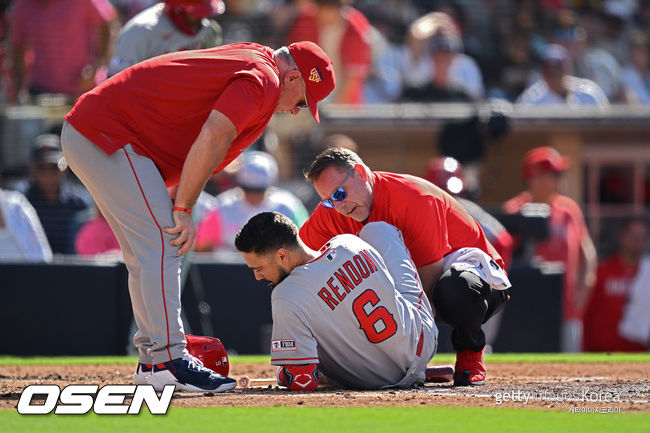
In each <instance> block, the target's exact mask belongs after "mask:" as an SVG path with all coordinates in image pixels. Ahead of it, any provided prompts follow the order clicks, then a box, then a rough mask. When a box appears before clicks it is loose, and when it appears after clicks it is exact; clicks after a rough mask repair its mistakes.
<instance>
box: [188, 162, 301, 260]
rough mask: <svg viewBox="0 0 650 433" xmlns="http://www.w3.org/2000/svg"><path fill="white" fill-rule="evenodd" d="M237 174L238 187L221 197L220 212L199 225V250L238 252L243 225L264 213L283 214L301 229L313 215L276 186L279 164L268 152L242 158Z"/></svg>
mask: <svg viewBox="0 0 650 433" xmlns="http://www.w3.org/2000/svg"><path fill="white" fill-rule="evenodd" d="M240 164H241V166H240V167H239V169H238V170H237V172H236V174H235V180H236V183H237V186H236V187H235V188H232V189H229V190H227V191H224V192H223V193H221V194H219V195H218V196H217V209H216V210H214V211H211V212H208V214H207V215H206V216H205V218H204V219H203V221H202V222H201V223H200V224H199V226H198V229H197V237H196V250H197V251H211V250H215V249H225V250H232V251H236V250H235V244H234V242H235V235H236V234H237V232H238V231H239V229H240V228H241V227H242V226H243V224H244V223H245V222H246V221H248V220H249V219H250V218H252V217H253V216H255V215H257V214H258V213H260V212H279V213H281V214H283V215H285V216H287V217H289V218H290V219H291V220H292V221H293V222H294V223H295V224H296V225H297V226H298V227H300V226H302V224H303V223H304V222H305V220H307V218H308V217H309V213H308V212H307V209H305V206H304V205H303V204H302V202H301V201H300V199H298V198H297V197H296V196H295V195H293V193H291V192H289V191H287V190H284V189H281V188H278V187H276V186H275V184H276V183H277V180H278V164H277V162H276V161H275V159H274V158H273V157H272V156H271V155H269V154H268V153H266V152H259V151H249V152H246V153H244V154H243V155H242V156H241V161H240Z"/></svg>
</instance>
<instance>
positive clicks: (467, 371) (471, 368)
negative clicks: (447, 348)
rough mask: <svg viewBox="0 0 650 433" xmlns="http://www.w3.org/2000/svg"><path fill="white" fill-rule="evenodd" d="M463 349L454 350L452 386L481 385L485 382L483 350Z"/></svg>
mask: <svg viewBox="0 0 650 433" xmlns="http://www.w3.org/2000/svg"><path fill="white" fill-rule="evenodd" d="M484 351H485V348H483V350H481V351H480V352H474V351H473V350H463V351H461V352H456V367H455V368H454V386H468V385H473V386H475V385H483V384H485V365H483V352H484Z"/></svg>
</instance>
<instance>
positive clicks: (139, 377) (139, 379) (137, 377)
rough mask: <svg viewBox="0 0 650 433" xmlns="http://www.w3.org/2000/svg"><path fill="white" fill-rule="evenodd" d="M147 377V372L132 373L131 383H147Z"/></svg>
mask: <svg viewBox="0 0 650 433" xmlns="http://www.w3.org/2000/svg"><path fill="white" fill-rule="evenodd" d="M147 377H149V375H148V374H142V373H140V374H138V373H136V374H134V375H133V383H134V384H136V385H149V382H147Z"/></svg>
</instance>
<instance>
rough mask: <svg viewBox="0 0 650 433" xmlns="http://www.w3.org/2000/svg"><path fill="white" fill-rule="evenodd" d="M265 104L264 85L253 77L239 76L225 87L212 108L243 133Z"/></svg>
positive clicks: (238, 131) (239, 132) (238, 132)
mask: <svg viewBox="0 0 650 433" xmlns="http://www.w3.org/2000/svg"><path fill="white" fill-rule="evenodd" d="M264 105H265V102H264V89H263V88H262V86H261V85H259V84H257V83H255V82H254V81H253V80H252V79H251V80H249V79H246V78H238V79H236V80H234V81H232V82H231V83H230V84H229V85H228V87H226V88H225V89H224V91H223V92H222V93H221V96H219V99H217V102H215V104H214V106H213V107H212V108H213V109H214V110H217V111H218V112H220V113H221V114H223V115H225V116H226V117H228V119H230V121H231V122H232V123H233V125H235V128H236V129H237V134H241V132H242V131H243V130H244V129H245V128H246V127H247V126H248V125H249V124H251V123H253V121H254V120H255V118H256V116H257V114H258V113H257V109H258V107H263V106H264Z"/></svg>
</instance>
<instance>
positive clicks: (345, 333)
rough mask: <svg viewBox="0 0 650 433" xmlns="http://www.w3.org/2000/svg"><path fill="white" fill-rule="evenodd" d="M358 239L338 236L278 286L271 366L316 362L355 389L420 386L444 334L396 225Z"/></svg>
mask: <svg viewBox="0 0 650 433" xmlns="http://www.w3.org/2000/svg"><path fill="white" fill-rule="evenodd" d="M359 236H360V237H357V236H353V235H350V234H344V235H339V236H336V237H334V238H332V239H331V240H330V241H329V242H328V243H327V244H325V246H323V248H322V249H321V253H322V254H321V255H320V256H319V257H318V258H316V259H315V260H312V261H311V262H309V263H307V264H305V265H302V266H299V267H296V268H295V269H294V270H293V271H292V272H291V273H290V274H289V276H287V277H286V278H285V279H284V280H283V281H282V282H281V283H280V284H278V285H277V286H276V287H275V289H274V291H273V294H272V297H271V301H272V310H273V338H272V342H271V363H272V364H274V365H287V364H311V363H318V364H319V370H320V371H321V372H322V373H323V374H324V375H325V376H327V378H328V379H329V380H330V381H331V382H333V383H336V384H340V385H343V386H346V387H350V388H362V389H364V388H365V389H372V388H382V387H390V386H398V387H407V386H410V385H412V384H414V383H416V382H417V383H422V382H424V370H425V368H426V365H427V362H428V361H429V360H430V359H431V358H432V357H433V355H434V353H435V350H436V347H437V337H438V330H437V328H436V325H435V322H434V320H433V314H432V312H431V306H430V304H429V302H428V300H427V297H426V296H425V295H424V293H423V291H422V285H421V283H420V280H419V277H418V275H417V271H416V268H415V266H414V265H413V262H412V261H411V257H410V255H409V253H408V250H407V249H406V247H405V246H404V242H403V240H402V238H401V233H400V232H399V230H397V229H396V228H395V227H393V226H391V225H389V224H387V223H384V222H374V223H370V224H367V225H366V226H365V227H364V228H363V230H362V231H361V233H360V234H359Z"/></svg>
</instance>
